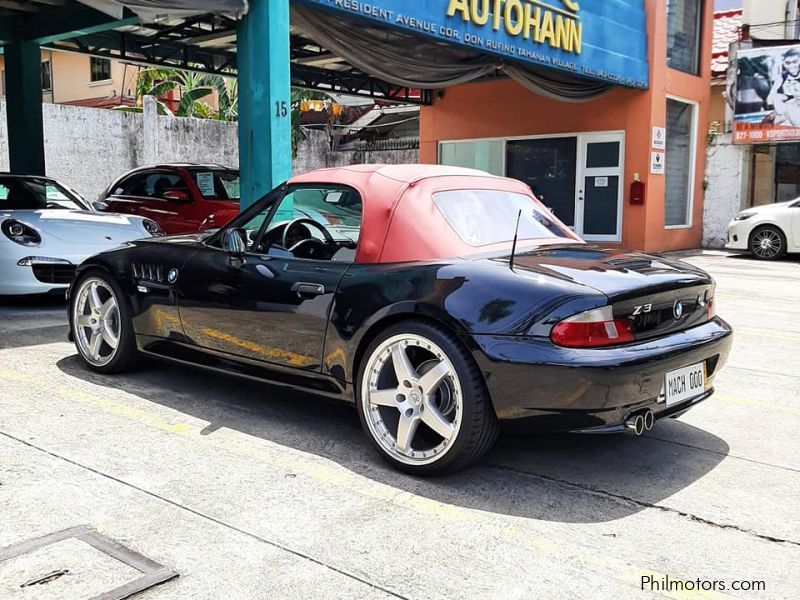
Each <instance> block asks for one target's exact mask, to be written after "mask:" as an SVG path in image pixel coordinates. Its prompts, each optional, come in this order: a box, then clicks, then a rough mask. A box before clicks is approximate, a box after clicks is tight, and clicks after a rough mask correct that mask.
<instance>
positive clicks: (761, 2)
mask: <svg viewBox="0 0 800 600" xmlns="http://www.w3.org/2000/svg"><path fill="white" fill-rule="evenodd" d="M787 7H788V2H787V0H743V2H742V8H743V11H744V14H743V17H744V24H745V25H749V26H750V27H751V32H750V33H751V36H752V37H753V38H754V39H758V40H782V39H785V36H786V24H785V21H786V11H787ZM765 25H766V26H765Z"/></svg>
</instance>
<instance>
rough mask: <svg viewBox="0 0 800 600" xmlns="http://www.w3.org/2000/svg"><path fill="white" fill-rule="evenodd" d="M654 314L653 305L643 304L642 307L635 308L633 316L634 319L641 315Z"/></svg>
mask: <svg viewBox="0 0 800 600" xmlns="http://www.w3.org/2000/svg"><path fill="white" fill-rule="evenodd" d="M650 312H653V305H652V304H642V305H641V306H635V307H634V308H633V315H632V316H634V317H636V316H639V315H646V314H647V313H650Z"/></svg>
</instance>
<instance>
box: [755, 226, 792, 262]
mask: <svg viewBox="0 0 800 600" xmlns="http://www.w3.org/2000/svg"><path fill="white" fill-rule="evenodd" d="M750 251H751V252H752V253H753V256H755V257H756V258H758V259H760V260H776V259H778V258H781V257H782V256H783V255H784V254H786V236H785V235H783V232H782V231H781V230H780V229H778V228H777V227H774V226H773V225H765V226H763V227H759V228H758V229H756V230H755V231H754V232H753V233H752V235H751V236H750Z"/></svg>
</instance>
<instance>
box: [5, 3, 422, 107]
mask: <svg viewBox="0 0 800 600" xmlns="http://www.w3.org/2000/svg"><path fill="white" fill-rule="evenodd" d="M101 1H102V2H107V0H101ZM120 2H121V3H123V4H124V3H125V2H126V0H120ZM137 2H138V3H139V4H142V3H143V0H135V1H134V0H131V2H130V3H131V4H136V3H137ZM87 3H92V4H93V5H94V4H96V1H95V0H87ZM172 3H173V4H174V2H172ZM111 4H113V3H111ZM120 9H121V10H120V11H119V13H118V14H119V15H121V18H115V17H112V16H110V15H108V14H106V13H105V12H101V11H98V10H96V9H95V8H90V7H88V6H85V5H84V4H83V3H79V2H77V1H76V0H30V1H22V0H0V23H2V25H1V26H0V42H1V41H2V40H3V39H8V38H9V36H11V37H12V38H13V37H17V36H18V32H22V37H23V38H24V39H32V40H37V41H38V42H39V43H40V44H41V45H42V46H43V47H47V48H51V49H54V50H64V51H69V52H79V53H82V54H88V55H91V56H97V57H104V58H111V59H114V60H120V61H124V62H130V63H134V64H139V65H151V66H162V67H171V68H178V69H186V70H191V71H198V72H203V73H212V74H218V75H226V76H231V77H235V76H236V74H237V68H236V29H237V24H238V21H237V20H236V19H235V18H233V17H231V16H227V15H224V14H213V13H206V14H200V15H190V16H179V15H172V16H168V17H166V18H160V19H158V20H157V21H155V22H147V23H145V22H143V21H142V19H141V18H140V17H138V16H137V15H136V14H134V13H133V12H132V11H131V10H130V9H129V8H122V7H120ZM291 61H292V65H291V79H292V85H293V86H295V87H300V88H306V89H312V90H319V91H324V92H331V93H337V94H349V95H356V96H366V97H370V98H374V99H376V100H385V101H392V102H404V103H415V104H428V103H430V98H431V96H430V93H429V92H425V91H423V92H420V91H412V90H409V89H407V88H404V87H401V86H398V85H394V84H391V83H387V82H384V81H381V80H379V79H376V78H374V77H371V76H369V75H367V74H366V73H364V72H363V71H360V70H359V69H356V68H355V67H353V66H352V65H350V64H348V63H346V62H345V61H344V60H343V59H341V58H339V57H338V56H335V55H334V54H332V53H331V52H328V51H327V50H326V49H325V48H323V47H321V46H320V45H318V44H316V43H315V42H314V41H313V40H310V39H308V38H307V37H304V36H303V35H301V34H300V32H299V31H297V30H296V29H295V28H292V30H291Z"/></svg>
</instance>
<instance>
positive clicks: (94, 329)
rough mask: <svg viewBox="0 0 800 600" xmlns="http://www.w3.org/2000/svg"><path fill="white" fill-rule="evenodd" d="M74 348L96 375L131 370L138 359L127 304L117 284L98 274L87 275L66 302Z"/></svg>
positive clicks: (108, 277)
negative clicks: (68, 307)
mask: <svg viewBox="0 0 800 600" xmlns="http://www.w3.org/2000/svg"><path fill="white" fill-rule="evenodd" d="M70 313H71V314H70V322H71V326H72V335H73V339H74V340H75V346H76V348H77V349H78V353H79V354H80V356H81V358H82V359H83V360H84V362H85V363H86V364H87V365H88V366H89V367H90V368H92V369H93V370H95V371H98V372H100V373H118V372H121V371H125V370H128V369H130V368H132V367H133V366H134V365H135V363H136V361H137V358H138V352H137V349H136V340H135V336H134V333H133V327H132V325H131V323H130V314H129V310H128V304H127V303H126V301H125V296H124V293H123V291H122V289H121V287H120V285H119V284H118V283H117V281H116V280H115V279H114V278H113V277H111V276H110V275H108V274H107V273H103V272H100V271H95V272H91V273H89V274H87V275H86V276H84V278H83V279H82V280H81V281H80V282H79V283H78V285H77V286H76V287H75V292H74V294H72V296H71V299H70Z"/></svg>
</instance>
